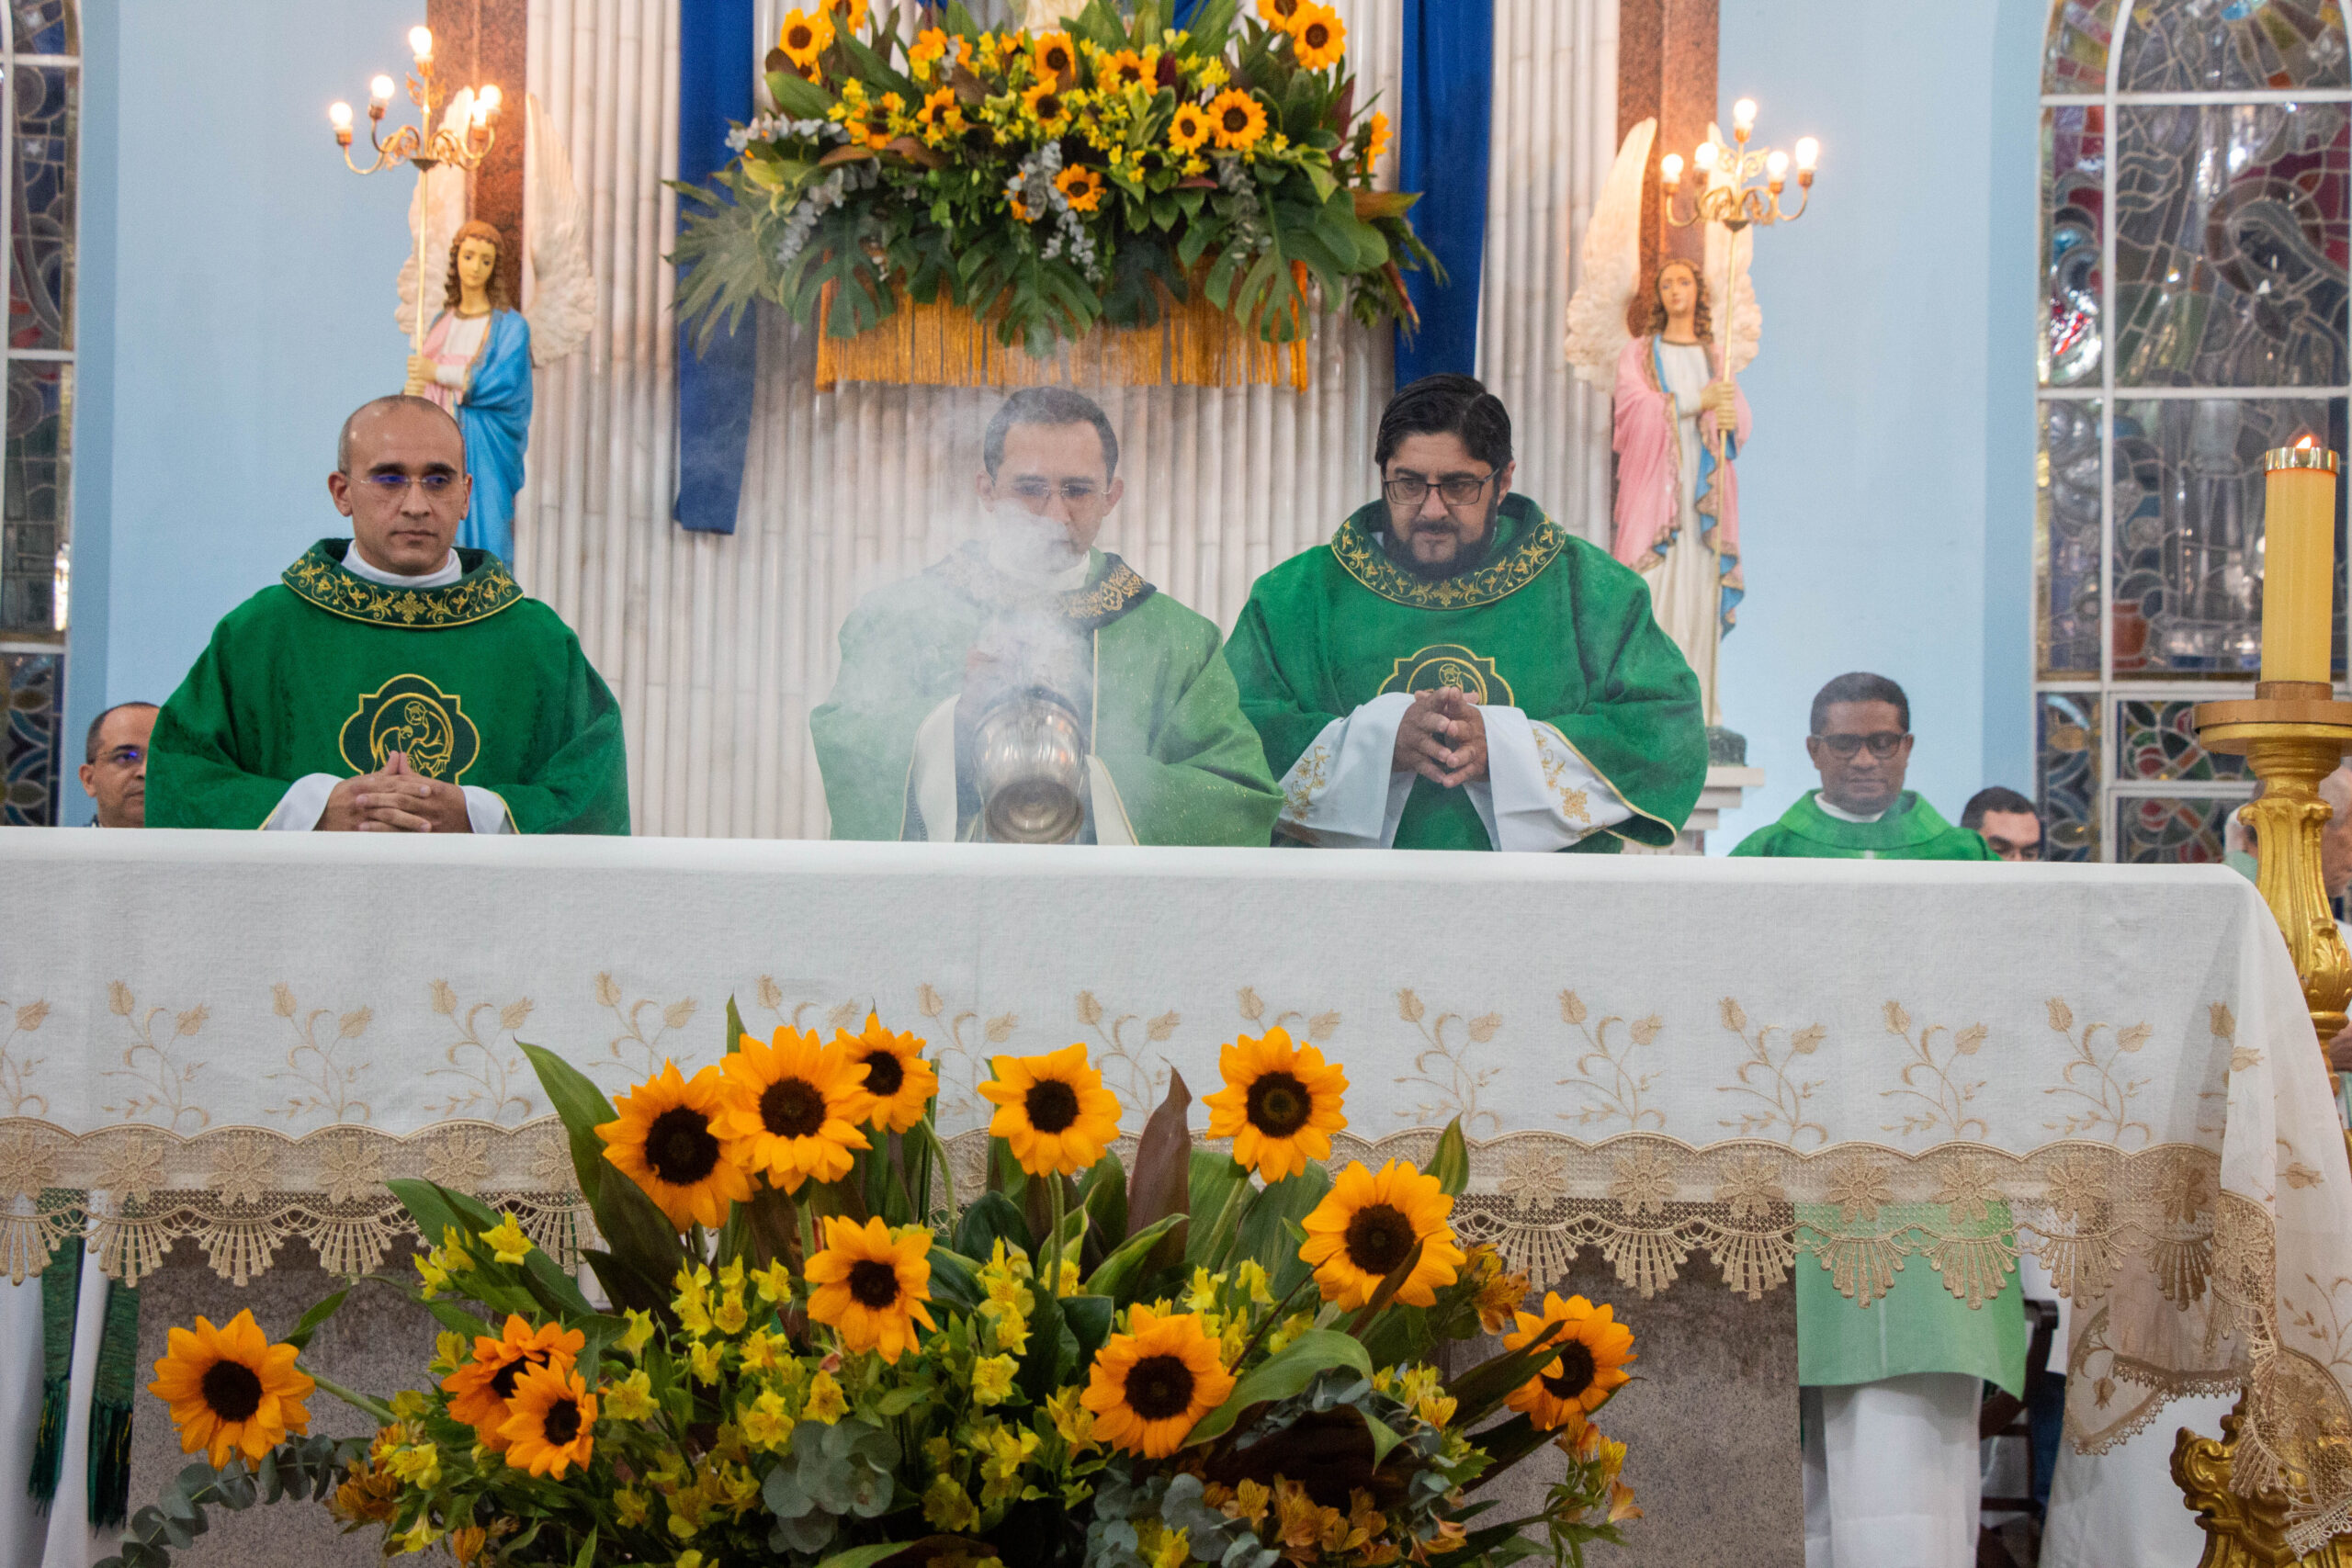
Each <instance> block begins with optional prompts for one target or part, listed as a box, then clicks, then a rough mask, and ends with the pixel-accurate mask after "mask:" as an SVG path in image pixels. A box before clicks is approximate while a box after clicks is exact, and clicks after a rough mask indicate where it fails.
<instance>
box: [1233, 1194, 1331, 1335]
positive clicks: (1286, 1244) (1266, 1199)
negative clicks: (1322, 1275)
mask: <svg viewBox="0 0 2352 1568" xmlns="http://www.w3.org/2000/svg"><path fill="white" fill-rule="evenodd" d="M1330 1191H1331V1173H1330V1172H1329V1171H1328V1170H1326V1169H1324V1168H1322V1167H1321V1166H1319V1165H1316V1164H1313V1163H1309V1164H1308V1166H1307V1167H1306V1169H1305V1170H1302V1171H1300V1172H1299V1173H1298V1174H1297V1175H1295V1176H1286V1177H1284V1178H1283V1179H1281V1180H1280V1181H1277V1182H1275V1183H1274V1184H1273V1185H1272V1186H1271V1187H1269V1188H1267V1189H1266V1190H1264V1191H1262V1192H1261V1193H1259V1194H1258V1197H1257V1201H1255V1202H1252V1203H1251V1204H1250V1210H1249V1213H1245V1214H1243V1215H1242V1216H1241V1229H1240V1232H1239V1233H1238V1236H1237V1237H1236V1241H1235V1248H1234V1250H1235V1251H1236V1252H1237V1253H1238V1255H1239V1256H1241V1257H1244V1258H1256V1259H1257V1260H1258V1266H1259V1267H1260V1268H1261V1269H1265V1271H1266V1279H1267V1283H1268V1286H1269V1288H1270V1289H1272V1292H1274V1299H1275V1300H1276V1301H1280V1300H1282V1299H1283V1297H1284V1296H1287V1295H1289V1294H1290V1293H1291V1292H1293V1291H1295V1290H1296V1289H1297V1288H1298V1286H1299V1284H1300V1283H1301V1281H1303V1280H1306V1276H1307V1275H1308V1273H1309V1272H1311V1270H1310V1269H1308V1267H1307V1264H1306V1259H1305V1258H1301V1257H1299V1255H1298V1249H1299V1247H1300V1244H1301V1243H1302V1241H1303V1240H1304V1239H1305V1233H1304V1231H1303V1230H1301V1229H1300V1228H1299V1227H1300V1226H1301V1225H1302V1224H1303V1223H1304V1222H1305V1220H1306V1216H1307V1215H1309V1214H1311V1213H1314V1212H1315V1209H1316V1205H1317V1204H1319V1203H1321V1202H1322V1201H1323V1200H1324V1199H1325V1198H1326V1197H1328V1196H1329V1193H1330Z"/></svg>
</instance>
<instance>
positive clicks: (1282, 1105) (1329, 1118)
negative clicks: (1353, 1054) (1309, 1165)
mask: <svg viewBox="0 0 2352 1568" xmlns="http://www.w3.org/2000/svg"><path fill="white" fill-rule="evenodd" d="M1216 1065H1217V1070H1218V1071H1220V1072H1222V1073H1223V1074H1224V1075H1225V1087H1224V1088H1223V1089H1219V1090H1217V1091H1216V1093H1215V1094H1212V1095H1210V1096H1209V1097H1208V1098H1207V1101H1206V1103H1207V1105H1208V1108H1209V1136H1210V1137H1212V1138H1231V1139H1232V1140H1233V1157H1234V1158H1235V1159H1237V1160H1238V1161H1240V1162H1241V1163H1242V1164H1243V1165H1245V1166H1248V1167H1249V1168H1250V1169H1252V1170H1254V1171H1256V1172H1257V1173H1258V1174H1259V1175H1260V1176H1261V1177H1263V1178H1265V1179H1267V1180H1268V1181H1280V1180H1281V1179H1283V1177H1285V1176H1295V1175H1297V1174H1298V1173H1299V1172H1300V1171H1302V1170H1305V1169H1306V1162H1307V1161H1308V1160H1310V1159H1329V1158H1330V1157H1331V1134H1334V1133H1336V1132H1338V1131H1339V1130H1340V1128H1342V1127H1344V1126H1346V1125H1347V1124H1348V1119H1347V1118H1346V1117H1345V1116H1342V1115H1340V1096H1341V1094H1343V1093H1344V1092H1345V1091H1346V1089H1347V1087H1348V1076H1347V1074H1345V1073H1343V1072H1341V1071H1340V1068H1339V1066H1338V1065H1337V1064H1336V1063H1334V1064H1326V1063H1325V1062H1324V1060H1323V1053H1322V1052H1320V1051H1318V1050H1317V1049H1316V1048H1315V1047H1314V1046H1312V1045H1295V1044H1293V1043H1291V1038H1290V1032H1289V1031H1288V1030H1286V1029H1284V1028H1283V1027H1282V1026H1281V1025H1280V1024H1276V1025H1275V1026H1274V1027H1273V1028H1272V1029H1270V1030H1268V1031H1267V1032H1266V1033H1265V1035H1264V1037H1263V1038H1262V1039H1258V1040H1252V1039H1250V1036H1248V1035H1247V1034H1244V1035H1240V1036H1238V1037H1237V1038H1236V1039H1235V1040H1234V1042H1233V1043H1232V1044H1230V1045H1227V1046H1224V1047H1222V1048H1221V1049H1219V1051H1218V1052H1217V1064H1216Z"/></svg>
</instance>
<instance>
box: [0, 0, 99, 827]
mask: <svg viewBox="0 0 2352 1568" xmlns="http://www.w3.org/2000/svg"><path fill="white" fill-rule="evenodd" d="M78 4H79V0H11V3H10V5H9V7H8V18H9V19H8V27H7V29H6V31H5V32H0V105H4V106H5V114H0V125H5V127H6V134H5V135H4V136H0V185H5V186H6V197H7V199H6V201H5V202H0V255H5V256H6V260H7V268H8V337H7V344H6V351H5V357H6V366H7V383H6V390H7V420H6V437H5V439H0V669H5V671H6V674H7V677H8V681H7V685H6V695H7V708H6V720H7V730H6V737H5V742H6V745H5V750H0V764H5V766H6V795H5V806H6V817H5V819H6V821H8V822H11V823H23V822H53V821H55V820H56V819H57V818H56V811H57V793H58V779H59V776H60V773H61V771H62V764H61V762H60V757H61V756H62V751H63V750H64V748H63V747H62V744H61V738H60V735H59V732H58V726H59V725H60V723H61V722H62V715H63V701H64V684H65V670H64V644H65V631H66V622H67V618H68V615H69V613H70V611H71V608H72V601H71V598H70V595H69V589H70V584H71V582H72V561H73V521H72V499H73V483H72V480H73V440H72V432H73V428H74V233H75V220H76V213H75V209H74V183H75V161H76V157H77V152H78V149H79V146H80V141H81V123H80V112H81V102H80V100H81V78H82V69H81V61H80V59H79V55H80V51H81V20H80V16H79V9H78Z"/></svg>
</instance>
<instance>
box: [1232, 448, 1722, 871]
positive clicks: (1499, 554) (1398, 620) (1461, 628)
mask: <svg viewBox="0 0 2352 1568" xmlns="http://www.w3.org/2000/svg"><path fill="white" fill-rule="evenodd" d="M1386 521H1387V508H1386V505H1385V502H1373V503H1372V504H1371V505H1369V506H1366V507H1363V508H1362V509H1361V510H1359V511H1358V512H1356V513H1354V514H1353V515H1352V516H1351V517H1349V518H1348V519H1347V521H1346V522H1344V523H1342V524H1341V525H1340V529H1339V532H1338V533H1337V534H1335V535H1334V536H1332V539H1331V542H1330V543H1329V545H1318V546H1317V547H1314V548H1312V549H1309V550H1305V551H1302V552H1300V553H1299V554H1297V555H1295V556H1293V557H1292V558H1290V559H1288V560H1286V561H1283V563H1282V564H1281V565H1279V566H1276V567H1275V568H1273V569H1272V570H1270V571H1268V572H1267V573H1266V574H1265V575H1264V576H1263V577H1261V578H1260V579H1259V580H1258V581H1257V584H1256V585H1255V586H1254V587H1252V588H1251V589H1250V602H1249V603H1248V604H1245V605H1244V606H1242V611H1241V618H1240V620H1239V622H1238V624H1237V625H1236V626H1235V627H1234V629H1233V637H1232V639H1231V640H1230V641H1229V642H1228V643H1227V645H1226V660H1227V663H1229V664H1231V665H1232V666H1233V673H1234V679H1235V680H1236V682H1238V684H1239V686H1240V689H1241V706H1242V711H1243V712H1244V713H1246V714H1248V715H1249V716H1250V722H1252V723H1253V724H1255V725H1256V726H1257V728H1258V734H1259V737H1260V739H1262V740H1263V741H1264V742H1265V745H1266V762H1267V765H1268V766H1269V767H1270V768H1272V770H1273V772H1274V773H1275V775H1276V776H1277V777H1280V776H1281V775H1283V774H1284V773H1288V772H1289V771H1290V769H1291V766H1292V765H1293V764H1294V763H1295V762H1296V761H1298V759H1299V757H1300V755H1301V754H1302V753H1304V752H1305V751H1306V749H1307V748H1308V747H1309V746H1311V745H1312V744H1314V741H1315V739H1316V737H1317V736H1318V735H1320V734H1321V733H1322V732H1323V729H1324V727H1325V726H1327V725H1329V724H1330V723H1331V722H1332V721H1333V720H1335V719H1338V718H1343V717H1345V716H1348V715H1350V714H1351V713H1353V712H1354V711H1355V710H1356V709H1357V708H1359V707H1361V706H1363V705H1364V704H1365V703H1367V702H1370V701H1371V700H1372V699H1373V698H1374V697H1376V696H1380V695H1382V694H1385V693H1389V692H1418V691H1425V690H1433V689H1435V688H1437V687H1440V686H1445V685H1452V686H1456V687H1458V688H1460V689H1461V690H1463V691H1464V692H1466V693H1468V694H1469V695H1470V697H1471V700H1472V701H1474V702H1476V703H1478V704H1480V705H1491V706H1499V707H1515V708H1518V709H1519V710H1520V711H1521V712H1522V713H1524V714H1525V715H1527V716H1528V717H1529V718H1530V719H1531V720H1532V721H1534V722H1536V723H1539V724H1546V725H1549V726H1550V727H1551V728H1554V729H1555V730H1557V731H1558V732H1559V733H1560V735H1561V736H1562V738H1563V739H1566V741H1567V743H1568V744H1569V745H1570V746H1571V747H1573V748H1574V749H1575V750H1576V752H1577V755H1578V756H1579V757H1581V758H1582V759H1583V760H1584V761H1585V763H1586V765H1587V766H1589V768H1591V769H1592V771H1593V772H1594V773H1598V774H1600V776H1601V777H1602V778H1603V779H1605V780H1607V781H1608V783H1609V785H1610V787H1611V789H1613V790H1615V791H1616V792H1617V794H1618V795H1621V796H1622V797H1623V799H1624V801H1625V803H1626V804H1627V805H1628V806H1630V807H1633V809H1634V816H1633V817H1632V818H1631V819H1629V820H1627V821H1625V822H1622V823H1620V824H1618V825H1617V826H1616V827H1614V828H1612V829H1610V830H1609V831H1608V832H1605V833H1594V834H1591V835H1589V836H1588V837H1587V838H1585V839H1584V840H1581V841H1580V842H1578V843H1577V845H1575V846H1574V847H1575V849H1577V850H1578V851H1583V852H1600V853H1604V854H1606V853H1614V852H1616V851H1617V850H1619V849H1620V848H1622V847H1623V846H1622V843H1621V841H1620V840H1622V839H1632V840H1636V841H1637V842H1641V843H1645V844H1655V845H1666V844H1670V843H1672V842H1673V841H1674V836H1675V834H1676V832H1677V831H1679V829H1680V828H1681V826H1682V824H1683V821H1684V820H1685V819H1686V818H1688V817H1689V816H1690V815H1691V807H1693V806H1694V805H1696V804H1697V802H1698V799H1699V791H1700V789H1701V788H1702V786H1703V785H1704V784H1705V783H1706V777H1707V738H1706V729H1705V727H1704V725H1703V724H1702V721H1701V718H1700V713H1699V680H1698V677H1697V676H1695V675H1693V674H1692V673H1691V666H1690V664H1689V663H1688V662H1687V661H1686V660H1684V659H1683V657H1682V653H1681V650H1680V649H1677V648H1676V647H1675V646H1674V642H1673V640H1672V639H1671V638H1670V637H1668V636H1667V635H1666V633H1665V632H1664V631H1662V630H1661V629H1659V627H1658V625H1657V620H1656V619H1655V618H1654V617H1653V616H1652V615H1651V614H1650V601H1649V589H1648V588H1647V586H1646V585H1645V584H1644V583H1643V581H1642V580H1641V579H1640V578H1639V577H1638V576H1636V575H1634V572H1633V571H1631V570H1628V569H1626V568H1625V567H1623V566H1621V565H1619V564H1618V563H1617V562H1616V561H1614V560H1612V559H1611V558H1610V556H1609V553H1608V552H1607V551H1606V550H1602V549H1598V548H1595V547H1593V546H1591V545H1589V544H1586V543H1585V542H1584V541H1583V540H1581V539H1577V538H1572V537H1570V536H1569V535H1568V534H1567V533H1566V530H1564V529H1563V528H1561V527H1560V525H1558V524H1556V523H1555V522H1553V521H1552V520H1551V519H1550V518H1548V517H1546V516H1545V515H1544V511H1543V509H1542V508H1541V507H1539V506H1537V505H1536V504H1535V503H1534V502H1532V501H1530V500H1529V499H1528V498H1527V497H1525V496H1522V495H1510V496H1506V497H1504V498H1503V502H1502V505H1501V506H1500V508H1498V512H1497V514H1496V520H1495V535H1494V539H1493V541H1492V542H1491V544H1490V545H1489V546H1488V547H1487V551H1486V553H1485V555H1484V556H1483V557H1482V558H1481V559H1480V561H1479V563H1478V564H1477V565H1476V566H1474V567H1472V568H1471V569H1469V570H1465V571H1462V572H1459V573H1456V574H1455V575H1453V576H1452V577H1444V578H1437V579H1429V578H1422V577H1419V576H1416V575H1415V574H1413V573H1411V572H1408V571H1407V570H1405V569H1404V568H1402V567H1400V566H1398V565H1397V563H1396V562H1395V561H1393V560H1391V559H1390V558H1389V557H1388V554H1387V552H1386V550H1385V549H1384V548H1383V547H1382V545H1381V542H1380V539H1379V537H1378V536H1377V531H1378V530H1379V529H1381V528H1382V527H1384V526H1385V524H1386ZM1395 842H1396V845H1397V848H1399V849H1442V850H1484V849H1488V848H1491V847H1492V846H1491V845H1490V844H1489V843H1488V842H1487V829H1486V825H1485V823H1484V822H1482V821H1481V820H1480V819H1479V817H1478V810H1477V807H1476V805H1475V804H1474V803H1473V802H1472V801H1471V799H1470V797H1469V795H1468V794H1467V793H1466V792H1465V791H1464V790H1461V789H1445V788H1442V787H1441V786H1439V785H1438V784H1433V783H1431V782H1430V780H1428V779H1426V778H1420V779H1416V780H1415V781H1414V784H1413V790H1412V794H1411V795H1410V796H1409V797H1408V800H1407V801H1406V804H1405V809H1404V814H1403V816H1402V818H1400V819H1399V821H1398V824H1397V837H1396V840H1395Z"/></svg>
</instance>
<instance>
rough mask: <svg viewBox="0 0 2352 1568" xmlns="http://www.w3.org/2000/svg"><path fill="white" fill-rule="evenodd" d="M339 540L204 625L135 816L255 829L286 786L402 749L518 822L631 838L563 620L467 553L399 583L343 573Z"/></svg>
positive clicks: (609, 721)
mask: <svg viewBox="0 0 2352 1568" xmlns="http://www.w3.org/2000/svg"><path fill="white" fill-rule="evenodd" d="M350 547H351V541H350V540H348V539H322V540H320V541H319V542H318V543H317V544H315V545H313V546H311V547H310V549H309V550H307V551H305V552H304V553H303V556H302V558H301V559H300V560H298V561H296V562H295V563H294V564H293V565H292V566H290V567H288V568H287V569H286V572H285V576H284V579H283V581H280V582H277V583H273V584H272V585H270V586H269V587H267V588H265V589H263V590H262V591H261V592H258V593H256V594H254V596H253V597H252V598H250V599H248V600H246V601H245V602H244V603H243V604H240V605H238V606H237V607H236V608H235V609H233V610H232V611H230V612H229V613H228V614H227V615H223V616H222V617H221V618H220V625H219V626H215V627H213V629H212V641H211V643H210V645H209V646H208V647H207V648H206V649H205V650H204V652H203V654H202V655H201V656H200V657H198V660H197V661H196V665H195V668H193V669H191V670H190V671H188V672H187V680H185V681H183V682H180V688H179V690H178V691H176V692H175V693H173V694H172V698H171V700H170V701H169V702H167V703H165V704H164V711H163V713H162V714H161V715H160V716H158V717H157V718H156V720H155V734H154V738H153V743H152V750H151V752H150V757H149V762H148V780H147V825H148V826H149V827H151V828H258V827H260V826H262V825H263V824H264V823H265V822H266V821H267V820H268V818H269V815H270V813H271V812H272V811H273V810H275V809H276V808H277V803H278V801H279V799H280V798H281V797H282V796H283V795H285V794H286V791H287V789H288V786H289V785H291V784H293V783H294V781H295V780H297V779H300V778H301V777H303V776H305V775H306V774H310V773H330V774H333V775H334V777H336V778H349V777H352V776H353V775H355V774H358V773H372V772H374V771H375V770H376V769H378V768H379V767H381V766H382V765H383V763H384V759H385V756H386V754H387V753H389V752H391V751H405V752H406V753H407V754H408V760H409V766H410V767H411V768H413V770H414V771H416V772H417V773H422V774H424V776H425V777H427V778H434V779H444V780H447V782H449V783H451V784H472V785H477V786H480V787H481V788H483V789H487V790H491V791H492V792H494V793H495V794H496V795H498V796H499V798H500V799H502V800H503V801H504V802H505V804H506V813H507V817H508V818H509V821H510V826H511V827H512V828H513V829H514V830H515V831H517V832H523V833H626V832H628V769H627V765H626V763H625V761H624V758H623V754H622V750H621V714H620V707H619V705H618V704H616V703H615V702H614V701H613V694H612V693H611V692H610V691H608V690H606V689H605V682H604V681H603V679H602V678H601V677H600V676H598V675H597V673H596V671H594V669H593V668H592V667H591V666H590V665H589V663H588V660H587V656H586V655H585V654H583V653H582V652H581V650H580V639H579V638H578V637H574V636H572V635H571V627H569V626H565V625H564V624H563V622H562V620H561V619H560V618H559V617H558V616H557V615H556V613H555V612H554V611H553V610H550V609H548V607H547V606H546V605H545V604H540V603H539V602H538V601H537V600H536V599H526V598H525V597H524V596H523V591H522V590H521V589H520V588H518V587H516V586H515V579H514V578H513V577H511V576H509V575H508V574H507V570H506V568H505V567H504V566H503V565H502V564H500V562H499V560H498V558H496V557H495V556H492V555H488V554H485V553H484V552H482V551H481V550H459V551H458V565H459V566H460V567H461V568H462V570H463V573H464V575H462V576H461V577H459V578H458V581H455V582H452V583H449V584H447V586H445V587H440V588H417V589H412V588H393V587H389V586H386V585H385V584H382V583H379V582H371V581H368V579H366V578H364V577H361V576H358V575H357V574H356V573H354V572H350V571H346V570H344V565H343V558H344V552H345V550H347V549H349V548H350Z"/></svg>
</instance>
